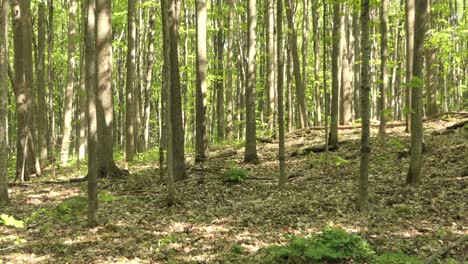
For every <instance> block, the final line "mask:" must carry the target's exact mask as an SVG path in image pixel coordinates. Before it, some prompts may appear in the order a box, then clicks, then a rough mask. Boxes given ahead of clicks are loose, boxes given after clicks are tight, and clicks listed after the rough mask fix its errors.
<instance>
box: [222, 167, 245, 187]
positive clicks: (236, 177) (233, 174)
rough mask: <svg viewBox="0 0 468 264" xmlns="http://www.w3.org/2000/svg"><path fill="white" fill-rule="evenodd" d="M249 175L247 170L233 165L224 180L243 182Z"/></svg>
mask: <svg viewBox="0 0 468 264" xmlns="http://www.w3.org/2000/svg"><path fill="white" fill-rule="evenodd" d="M247 177H248V173H247V171H246V170H244V169H242V168H239V167H237V166H235V165H232V166H231V167H230V168H229V169H228V170H227V171H226V172H225V173H224V180H225V181H226V182H230V183H243V182H245V180H246V179H247Z"/></svg>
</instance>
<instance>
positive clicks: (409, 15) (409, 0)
mask: <svg viewBox="0 0 468 264" xmlns="http://www.w3.org/2000/svg"><path fill="white" fill-rule="evenodd" d="M414 2H415V0H406V2H405V3H406V5H405V29H406V78H405V84H406V85H405V87H406V88H405V95H406V106H405V117H406V132H408V133H409V132H410V128H411V112H412V109H411V105H412V104H411V91H412V89H411V79H412V76H413V49H414V34H415V33H414V26H415V24H414V23H415V21H414V19H415V10H414Z"/></svg>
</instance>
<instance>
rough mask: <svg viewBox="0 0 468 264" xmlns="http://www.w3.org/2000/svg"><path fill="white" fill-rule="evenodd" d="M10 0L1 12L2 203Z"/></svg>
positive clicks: (2, 198) (1, 195) (2, 195)
mask: <svg viewBox="0 0 468 264" xmlns="http://www.w3.org/2000/svg"><path fill="white" fill-rule="evenodd" d="M9 9H10V5H9V0H3V1H2V7H1V13H0V205H1V204H4V203H8V152H7V149H8V137H7V133H8V128H7V116H8V12H9Z"/></svg>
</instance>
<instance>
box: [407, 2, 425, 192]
mask: <svg viewBox="0 0 468 264" xmlns="http://www.w3.org/2000/svg"><path fill="white" fill-rule="evenodd" d="M427 5H428V0H416V10H415V14H416V17H415V31H414V32H415V34H414V51H415V52H414V57H413V59H414V60H413V77H412V80H411V88H412V92H411V157H410V168H409V172H408V178H407V179H406V182H407V183H408V184H411V185H417V184H419V183H420V182H421V178H420V174H421V166H422V141H423V124H422V117H423V109H422V105H423V104H422V91H423V81H422V80H423V78H424V76H423V60H424V39H425V36H426V30H427V28H426V24H427Z"/></svg>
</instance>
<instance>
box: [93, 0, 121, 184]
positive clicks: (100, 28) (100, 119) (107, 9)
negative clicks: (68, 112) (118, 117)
mask: <svg viewBox="0 0 468 264" xmlns="http://www.w3.org/2000/svg"><path fill="white" fill-rule="evenodd" d="M111 13H112V12H111V1H110V0H96V82H97V92H96V98H97V106H96V110H97V111H96V112H97V134H98V142H99V144H98V147H97V156H98V176H99V177H109V176H122V175H123V172H122V171H121V170H120V169H119V168H117V165H116V164H115V162H114V157H113V152H114V151H113V150H114V114H113V113H114V102H113V96H112V23H111Z"/></svg>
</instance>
